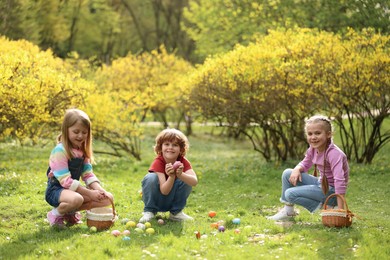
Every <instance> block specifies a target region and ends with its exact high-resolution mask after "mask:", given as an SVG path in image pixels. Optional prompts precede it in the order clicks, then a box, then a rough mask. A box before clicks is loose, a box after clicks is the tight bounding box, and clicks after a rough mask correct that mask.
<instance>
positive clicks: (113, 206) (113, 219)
mask: <svg viewBox="0 0 390 260" xmlns="http://www.w3.org/2000/svg"><path fill="white" fill-rule="evenodd" d="M107 198H108V200H109V201H110V202H111V206H112V214H113V216H112V220H111V221H112V222H114V221H115V217H116V211H115V205H114V201H113V200H112V199H111V198H110V197H107Z"/></svg>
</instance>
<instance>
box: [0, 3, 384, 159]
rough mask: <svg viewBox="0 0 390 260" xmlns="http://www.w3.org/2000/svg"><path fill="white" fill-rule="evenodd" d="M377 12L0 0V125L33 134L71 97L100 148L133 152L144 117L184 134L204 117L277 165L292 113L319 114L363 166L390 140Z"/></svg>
mask: <svg viewBox="0 0 390 260" xmlns="http://www.w3.org/2000/svg"><path fill="white" fill-rule="evenodd" d="M389 13H390V12H389V6H388V3H387V2H386V1H367V0H359V1H356V0H344V1H333V0H332V1H324V0H316V1H305V0H299V1H296V0H294V1H293V0H291V1H290V0H287V1H278V0H272V1H263V0H251V1H249V0H245V1H233V0H216V1H213V2H212V3H211V2H209V1H191V0H189V1H178V0H147V1H140V0H134V1H129V0H115V1H106V0H67V1H55V0H48V1H42V0H37V1H26V0H7V1H5V2H2V3H1V4H0V17H1V18H2V19H0V33H1V34H2V35H4V36H5V37H3V38H2V42H1V46H4V47H2V49H1V50H0V55H1V57H0V59H2V60H3V61H4V62H3V64H2V67H1V68H2V70H3V73H2V74H1V75H2V77H1V79H0V80H1V82H0V83H1V91H2V92H1V94H2V96H4V102H2V104H1V108H0V134H1V137H3V138H4V137H7V138H18V139H19V140H20V141H22V142H24V143H26V142H27V141H32V142H33V143H36V142H37V139H38V138H40V137H47V136H49V135H53V131H50V130H53V129H54V132H55V131H56V130H57V129H59V122H60V120H61V118H60V117H61V115H62V114H63V112H64V110H65V108H67V107H70V106H77V107H80V108H82V109H84V110H86V111H87V112H88V113H89V114H90V116H91V118H93V121H94V124H95V128H96V130H97V131H96V135H95V137H96V138H97V139H98V140H101V141H104V142H105V143H106V144H108V147H107V149H106V150H105V151H102V152H105V153H109V154H112V155H116V156H123V155H127V156H131V157H134V158H137V159H138V160H141V158H142V156H141V148H140V147H141V146H140V142H141V140H142V138H143V137H142V135H143V125H144V124H145V123H146V122H149V121H158V122H160V123H161V124H162V125H163V126H164V127H168V126H171V127H172V126H173V127H176V128H182V129H184V130H185V132H186V133H187V134H188V135H191V134H193V131H192V127H193V123H194V122H196V123H200V122H205V121H208V122H206V123H210V122H211V123H214V124H219V125H223V126H227V130H226V133H227V135H228V136H229V137H234V138H241V137H243V136H245V137H246V138H249V140H251V142H252V145H253V148H254V149H255V150H256V151H258V152H259V153H260V154H261V156H262V157H264V158H265V159H266V160H268V161H270V160H274V159H276V160H282V161H285V160H287V159H290V158H299V157H300V156H301V154H302V152H303V151H304V150H305V148H306V141H305V137H304V135H303V132H302V129H303V127H302V124H303V122H304V118H305V117H306V116H308V115H311V114H314V113H324V114H326V115H328V116H330V117H332V118H334V119H335V122H336V123H337V124H338V127H339V130H340V131H341V133H342V134H341V137H340V143H341V146H342V148H343V150H345V151H346V153H347V155H348V157H349V158H350V159H353V160H355V161H357V162H364V163H370V162H371V161H372V160H373V158H374V156H375V154H376V153H377V152H378V151H379V150H380V149H382V147H383V146H384V145H385V144H387V143H388V142H389V141H390V132H389V129H388V128H384V127H383V125H384V124H383V123H384V121H385V120H386V119H387V118H388V117H389V115H390V110H389V103H390V101H389V95H388V94H387V93H389V76H388V75H389V37H388V29H389V23H390V20H389ZM349 27H350V28H349ZM367 27H370V28H367ZM351 28H352V29H351ZM18 39H21V40H20V41H18ZM26 40H28V42H26ZM24 45H26V46H24ZM19 50H20V51H19ZM26 57H27V58H26ZM41 57H42V58H41ZM57 57H61V58H62V59H61V60H60V59H59V58H57ZM191 64H196V65H191ZM24 66H25V68H23V69H22V70H20V69H19V68H22V67H24Z"/></svg>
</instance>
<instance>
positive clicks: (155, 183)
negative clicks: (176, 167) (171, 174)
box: [142, 172, 192, 214]
mask: <svg viewBox="0 0 390 260" xmlns="http://www.w3.org/2000/svg"><path fill="white" fill-rule="evenodd" d="M191 191H192V187H191V186H190V185H188V184H186V183H184V182H183V181H181V180H179V179H176V180H175V182H174V184H173V187H172V190H171V192H170V193H169V194H168V195H163V194H162V193H161V191H160V183H159V180H158V176H157V174H156V173H153V172H151V173H148V174H146V175H145V177H144V178H143V180H142V200H143V201H144V204H145V207H144V212H153V213H154V214H156V213H157V212H167V211H169V212H171V213H172V214H177V213H179V212H180V211H182V210H183V209H184V207H185V206H186V204H187V198H188V197H189V196H190V193H191Z"/></svg>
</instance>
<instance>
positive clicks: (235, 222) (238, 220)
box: [232, 218, 241, 225]
mask: <svg viewBox="0 0 390 260" xmlns="http://www.w3.org/2000/svg"><path fill="white" fill-rule="evenodd" d="M232 222H233V224H236V225H238V224H240V223H241V220H240V219H239V218H234V219H233V220H232Z"/></svg>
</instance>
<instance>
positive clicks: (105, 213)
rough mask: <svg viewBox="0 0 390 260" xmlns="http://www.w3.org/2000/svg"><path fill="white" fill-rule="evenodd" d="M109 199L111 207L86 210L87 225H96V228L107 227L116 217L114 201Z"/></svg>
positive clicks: (103, 228) (102, 228)
mask: <svg viewBox="0 0 390 260" xmlns="http://www.w3.org/2000/svg"><path fill="white" fill-rule="evenodd" d="M110 201H111V206H112V208H93V209H90V210H87V214H86V215H87V226H88V227H96V229H97V230H99V231H100V230H105V229H109V228H110V227H111V226H112V225H114V222H115V220H116V219H117V216H116V212H115V206H114V202H113V201H112V200H110Z"/></svg>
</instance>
